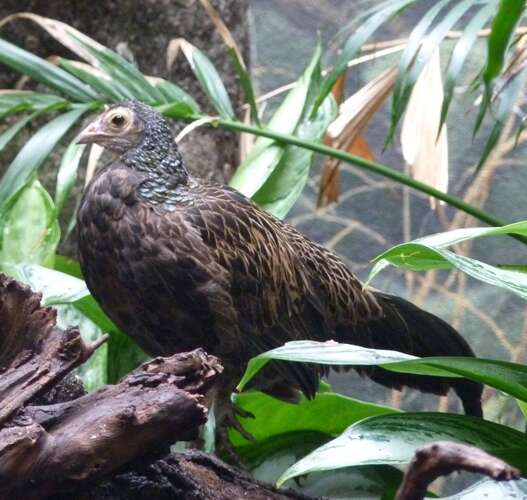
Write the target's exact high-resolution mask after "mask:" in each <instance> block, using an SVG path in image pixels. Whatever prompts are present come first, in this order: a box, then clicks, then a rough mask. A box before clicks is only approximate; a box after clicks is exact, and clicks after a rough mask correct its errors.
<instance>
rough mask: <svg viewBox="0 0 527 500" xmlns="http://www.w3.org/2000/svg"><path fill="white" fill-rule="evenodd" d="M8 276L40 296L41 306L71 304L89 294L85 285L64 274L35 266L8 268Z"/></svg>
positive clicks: (77, 279)
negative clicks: (27, 286)
mask: <svg viewBox="0 0 527 500" xmlns="http://www.w3.org/2000/svg"><path fill="white" fill-rule="evenodd" d="M8 270H9V274H10V275H11V276H13V277H15V278H16V279H17V280H19V281H22V282H23V283H26V284H27V285H29V286H30V287H31V288H32V289H33V290H35V291H37V292H39V293H41V294H42V305H44V306H51V305H58V304H73V303H75V302H76V301H78V300H81V299H82V298H83V297H87V296H89V294H90V292H89V291H88V288H87V287H86V283H84V281H83V280H81V279H79V278H75V277H73V276H70V275H68V274H66V273H63V272H60V271H57V270H55V269H50V268H49V267H43V266H40V265H36V264H25V263H23V264H18V265H14V266H9V269H8Z"/></svg>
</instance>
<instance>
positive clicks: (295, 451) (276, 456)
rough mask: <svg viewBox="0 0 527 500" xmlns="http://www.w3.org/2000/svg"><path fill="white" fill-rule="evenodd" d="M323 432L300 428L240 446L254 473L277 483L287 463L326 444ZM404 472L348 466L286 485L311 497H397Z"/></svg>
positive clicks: (305, 477)
mask: <svg viewBox="0 0 527 500" xmlns="http://www.w3.org/2000/svg"><path fill="white" fill-rule="evenodd" d="M326 441H327V437H326V435H324V434H320V435H319V434H317V433H313V432H311V433H309V432H297V433H294V434H288V435H281V436H278V437H276V438H273V439H269V440H266V441H265V442H263V443H258V446H256V445H255V446H253V447H252V448H251V449H250V450H249V449H248V448H247V447H243V448H240V449H237V450H236V451H237V453H239V456H240V458H241V459H242V460H243V464H244V466H245V467H246V468H249V470H250V471H251V476H252V477H254V478H255V479H257V480H259V481H263V482H266V483H271V484H272V483H276V481H277V480H278V478H279V477H280V475H281V474H282V473H283V472H284V470H286V469H287V468H288V467H290V466H291V465H293V464H294V463H295V462H297V461H298V460H300V459H301V458H302V457H304V456H305V455H306V454H307V453H310V452H311V451H313V450H314V449H315V448H317V447H318V446H321V445H322V444H324V442H326ZM402 475H403V474H402V472H401V471H399V470H397V469H396V468H395V467H390V466H388V465H375V466H364V467H348V468H343V469H339V470H335V471H322V472H315V473H313V474H309V475H307V476H304V477H302V479H301V481H294V480H292V481H288V482H287V483H286V484H285V485H284V487H285V488H292V489H293V490H296V491H299V492H301V493H302V494H304V495H307V496H308V497H309V498H313V497H314V498H343V499H352V498H359V499H365V498H381V497H382V498H383V499H386V500H388V499H390V498H394V496H395V492H396V491H397V488H398V487H399V484H400V483H401V480H402Z"/></svg>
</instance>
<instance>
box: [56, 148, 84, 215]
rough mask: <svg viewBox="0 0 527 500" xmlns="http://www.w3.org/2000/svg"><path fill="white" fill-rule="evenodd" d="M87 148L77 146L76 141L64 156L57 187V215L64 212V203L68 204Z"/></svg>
mask: <svg viewBox="0 0 527 500" xmlns="http://www.w3.org/2000/svg"><path fill="white" fill-rule="evenodd" d="M85 147H86V145H85V144H77V143H76V141H75V140H74V141H73V142H71V143H70V145H69V146H68V147H67V149H66V151H64V154H63V155H62V160H61V162H60V166H59V171H58V174H57V184H56V187H55V207H56V209H57V214H60V212H61V211H62V208H63V207H64V203H66V200H67V199H68V197H69V195H70V193H71V190H72V188H73V186H74V184H75V180H76V179H77V170H78V168H79V163H80V160H81V157H82V153H83V152H84V149H85Z"/></svg>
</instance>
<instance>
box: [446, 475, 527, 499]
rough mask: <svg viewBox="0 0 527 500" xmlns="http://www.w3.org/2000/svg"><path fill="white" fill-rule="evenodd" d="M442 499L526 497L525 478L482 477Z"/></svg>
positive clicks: (526, 485)
mask: <svg viewBox="0 0 527 500" xmlns="http://www.w3.org/2000/svg"><path fill="white" fill-rule="evenodd" d="M441 498H442V500H481V499H483V498H485V499H489V500H491V499H496V500H506V499H510V500H512V499H514V498H518V499H521V498H527V480H525V479H517V480H515V481H495V480H494V479H482V480H481V481H478V482H477V483H475V484H473V485H471V486H469V487H468V488H466V489H464V490H463V491H460V492H459V493H456V494H455V495H452V496H450V495H449V496H447V497H441Z"/></svg>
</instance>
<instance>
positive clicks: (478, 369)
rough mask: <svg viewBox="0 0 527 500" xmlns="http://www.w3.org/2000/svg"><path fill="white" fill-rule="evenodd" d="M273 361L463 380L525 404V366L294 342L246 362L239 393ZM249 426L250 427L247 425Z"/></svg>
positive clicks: (330, 344) (499, 361) (334, 343)
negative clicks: (463, 378)
mask: <svg viewBox="0 0 527 500" xmlns="http://www.w3.org/2000/svg"><path fill="white" fill-rule="evenodd" d="M272 359H275V360H281V361H293V362H302V363H315V364H320V365H335V366H370V365H378V366H381V367H382V368H384V369H386V370H391V371H396V372H400V373H412V374H416V375H427V376H439V377H465V378H468V379H470V380H474V381H476V382H481V383H483V384H487V385H489V386H491V387H494V388H496V389H498V390H500V391H503V392H505V393H507V394H509V395H511V396H514V397H515V398H517V399H520V400H522V401H527V366H524V365H521V364H516V363H510V362H508V361H501V360H492V359H481V358H470V357H467V358H464V357H452V356H443V357H426V358H418V357H416V356H411V355H409V354H405V353H402V352H397V351H389V350H384V349H370V348H366V347H361V346H357V345H351V344H339V343H337V342H315V341H307V340H303V341H294V342H287V343H286V344H285V345H283V346H282V347H278V348H276V349H272V350H270V351H267V352H264V353H262V354H260V355H258V356H256V357H254V358H252V359H251V360H250V361H249V364H248V365H247V369H246V371H245V374H244V375H243V378H242V380H241V381H240V383H239V384H238V390H241V389H243V387H244V386H245V385H246V384H247V382H249V380H251V379H252V378H253V377H254V376H255V375H256V373H258V371H259V370H261V369H262V368H263V367H264V366H265V365H266V364H267V363H268V362H269V361H271V360H272ZM249 425H250V424H249Z"/></svg>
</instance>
